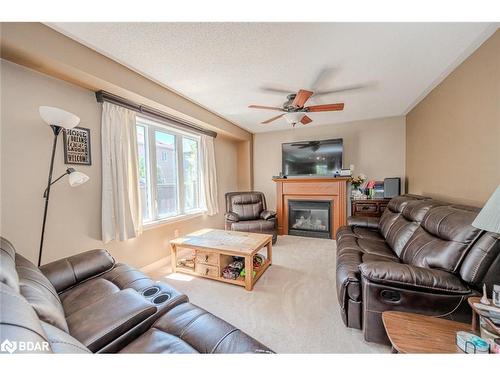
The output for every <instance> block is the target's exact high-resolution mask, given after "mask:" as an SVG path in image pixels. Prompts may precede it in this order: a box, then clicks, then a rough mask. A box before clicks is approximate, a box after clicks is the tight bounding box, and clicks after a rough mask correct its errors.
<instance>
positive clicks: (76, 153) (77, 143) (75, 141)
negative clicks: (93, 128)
mask: <svg viewBox="0 0 500 375" xmlns="http://www.w3.org/2000/svg"><path fill="white" fill-rule="evenodd" d="M63 141H64V164H78V165H92V154H91V146H90V129H88V128H81V127H75V128H73V129H65V130H64V137H63Z"/></svg>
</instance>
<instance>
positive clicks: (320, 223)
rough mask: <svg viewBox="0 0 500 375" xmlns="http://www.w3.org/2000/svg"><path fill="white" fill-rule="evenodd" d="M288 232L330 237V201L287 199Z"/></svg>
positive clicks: (297, 234) (298, 234)
mask: <svg viewBox="0 0 500 375" xmlns="http://www.w3.org/2000/svg"><path fill="white" fill-rule="evenodd" d="M288 234H290V235H294V236H306V237H318V238H331V201H310V200H289V201H288Z"/></svg>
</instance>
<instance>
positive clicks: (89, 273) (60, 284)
mask: <svg viewBox="0 0 500 375" xmlns="http://www.w3.org/2000/svg"><path fill="white" fill-rule="evenodd" d="M114 266H115V260H114V259H113V257H112V256H111V255H110V254H109V253H108V252H107V251H106V250H103V249H97V250H89V251H86V252H84V253H80V254H77V255H73V256H71V257H68V258H63V259H59V260H56V261H55V262H52V263H48V264H45V265H43V266H41V267H40V270H41V271H42V273H43V274H44V275H45V276H46V277H47V278H48V279H49V281H50V282H51V283H52V285H53V286H54V288H55V289H56V291H57V292H58V293H60V292H62V291H64V290H65V289H68V288H70V287H72V286H74V285H76V284H78V283H80V282H82V281H84V280H86V279H90V278H91V277H94V276H98V275H100V274H102V273H104V272H106V271H109V270H111V269H112V268H113V267H114Z"/></svg>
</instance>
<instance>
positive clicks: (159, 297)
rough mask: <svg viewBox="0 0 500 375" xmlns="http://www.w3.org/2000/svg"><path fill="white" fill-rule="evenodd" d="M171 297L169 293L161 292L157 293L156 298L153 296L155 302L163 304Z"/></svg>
mask: <svg viewBox="0 0 500 375" xmlns="http://www.w3.org/2000/svg"><path fill="white" fill-rule="evenodd" d="M169 299H170V294H167V293H161V294H159V295H157V296H156V297H155V298H153V303H154V304H155V305H159V304H162V303H164V302H166V301H168V300H169Z"/></svg>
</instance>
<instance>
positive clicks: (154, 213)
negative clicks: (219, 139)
mask: <svg viewBox="0 0 500 375" xmlns="http://www.w3.org/2000/svg"><path fill="white" fill-rule="evenodd" d="M137 126H141V127H143V128H144V138H145V139H144V141H145V142H144V143H145V164H146V174H147V180H148V181H149V186H148V184H147V183H146V190H147V192H146V193H147V194H149V198H150V201H151V204H150V207H148V210H149V217H150V218H151V219H150V220H147V221H145V220H144V218H143V227H144V228H146V229H147V228H150V227H156V226H158V225H160V224H162V223H168V222H172V221H177V220H184V219H185V218H187V217H190V216H198V215H201V214H202V213H204V212H205V211H206V208H205V207H203V198H202V191H203V189H202V187H201V171H200V169H201V168H200V167H201V155H200V148H201V147H200V143H201V136H200V135H198V134H196V133H191V132H187V131H184V130H181V129H179V128H178V127H175V126H174V125H172V124H169V123H167V122H164V121H159V120H152V119H149V118H147V117H144V116H136V131H137ZM156 131H159V132H164V133H167V134H171V135H173V136H174V137H175V168H176V180H175V182H176V187H177V199H176V213H175V214H173V215H168V216H160V215H159V212H158V200H157V197H158V181H157V177H156V176H157V156H156V134H155V132H156ZM183 138H187V139H190V140H192V141H195V142H196V143H197V151H198V152H197V161H198V165H197V179H198V207H197V208H194V209H190V210H186V209H185V186H184V155H183V151H184V150H183V142H182V140H183ZM144 203H145V202H141V205H143V204H144ZM141 215H142V211H141Z"/></svg>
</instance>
